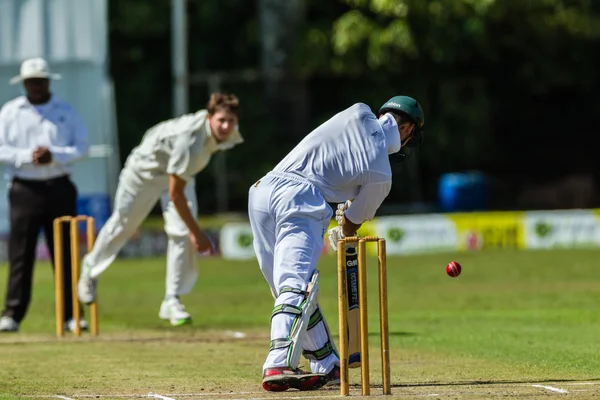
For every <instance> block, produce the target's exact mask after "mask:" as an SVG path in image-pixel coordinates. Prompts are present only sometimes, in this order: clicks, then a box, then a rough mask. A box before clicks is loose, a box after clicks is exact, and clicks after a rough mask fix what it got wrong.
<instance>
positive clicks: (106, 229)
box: [83, 167, 198, 297]
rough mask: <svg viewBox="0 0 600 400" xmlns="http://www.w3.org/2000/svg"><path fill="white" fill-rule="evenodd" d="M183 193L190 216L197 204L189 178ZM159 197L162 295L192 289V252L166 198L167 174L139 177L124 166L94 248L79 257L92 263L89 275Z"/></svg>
mask: <svg viewBox="0 0 600 400" xmlns="http://www.w3.org/2000/svg"><path fill="white" fill-rule="evenodd" d="M185 196H186V198H187V201H188V206H189V207H190V210H191V211H192V215H194V216H196V215H197V213H198V203H197V199H196V192H195V184H194V180H193V179H192V180H190V182H188V184H187V185H186V188H185ZM159 199H160V200H161V206H162V210H163V218H164V221H165V232H166V234H167V236H168V244H167V274H166V296H165V297H170V296H179V295H183V294H186V293H189V292H190V291H191V290H192V288H193V287H194V284H195V283H196V280H197V278H198V267H197V262H196V261H197V260H196V251H195V249H194V248H193V246H192V242H191V240H190V238H189V230H188V228H187V226H186V225H185V223H184V222H183V220H182V219H181V217H180V216H179V213H178V212H177V210H176V209H175V206H174V204H173V202H171V201H170V199H169V193H168V177H160V178H157V179H151V180H150V179H143V178H141V177H140V176H139V175H138V174H137V173H136V172H135V171H133V170H131V169H129V168H128V167H125V168H124V169H123V170H122V171H121V175H120V176H119V185H118V187H117V193H116V195H115V201H114V207H113V213H112V215H111V216H110V218H109V219H108V221H107V222H106V224H105V225H104V226H103V227H102V229H101V230H100V232H99V233H98V237H97V238H96V243H95V244H94V248H93V249H92V251H91V252H90V253H89V254H87V255H86V256H85V258H84V260H83V262H85V263H87V264H88V265H91V266H92V270H91V274H90V275H91V276H92V277H93V278H96V277H98V276H99V275H100V274H101V273H102V272H104V271H105V270H106V269H107V268H108V267H109V266H110V264H111V263H112V262H113V261H114V260H115V258H116V257H117V255H118V253H119V251H120V250H121V249H122V248H123V246H124V245H125V244H126V243H127V241H128V240H129V239H130V238H131V237H132V236H133V235H134V234H135V232H136V230H137V229H138V228H139V226H140V225H141V223H142V222H143V221H144V220H145V219H146V217H147V216H148V214H149V213H150V211H152V208H154V206H155V205H156V202H157V201H158V200H159Z"/></svg>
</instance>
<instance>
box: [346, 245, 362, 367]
mask: <svg viewBox="0 0 600 400" xmlns="http://www.w3.org/2000/svg"><path fill="white" fill-rule="evenodd" d="M346 276H347V280H346V281H347V282H348V339H349V343H348V354H349V355H350V356H349V360H348V366H349V367H350V368H358V367H360V314H359V305H358V253H357V251H356V247H348V248H346Z"/></svg>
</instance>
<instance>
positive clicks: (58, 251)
mask: <svg viewBox="0 0 600 400" xmlns="http://www.w3.org/2000/svg"><path fill="white" fill-rule="evenodd" d="M79 222H85V224H86V231H87V248H88V251H90V250H92V247H93V246H94V239H95V228H94V227H95V225H94V218H93V217H90V216H87V215H78V216H75V217H71V216H63V217H58V218H56V219H55V220H54V223H53V229H54V269H55V272H54V274H55V276H54V295H55V300H56V335H57V336H59V337H61V336H64V334H65V315H64V304H65V298H64V263H63V261H64V254H63V229H62V228H63V223H68V224H69V228H70V229H69V232H70V248H71V292H72V295H73V297H72V298H73V320H74V322H75V330H74V331H73V333H74V334H75V335H76V336H80V335H81V325H80V323H79V322H80V318H81V309H80V305H79V299H78V298H77V283H78V281H79V234H78V231H77V224H78V223H79ZM90 332H91V334H92V336H97V335H98V307H97V302H94V303H92V304H90Z"/></svg>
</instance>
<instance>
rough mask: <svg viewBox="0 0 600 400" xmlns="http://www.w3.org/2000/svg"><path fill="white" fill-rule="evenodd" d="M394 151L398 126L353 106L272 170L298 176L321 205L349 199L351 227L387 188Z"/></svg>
mask: <svg viewBox="0 0 600 400" xmlns="http://www.w3.org/2000/svg"><path fill="white" fill-rule="evenodd" d="M399 150H400V133H399V131H398V125H397V124H396V121H395V119H394V118H392V117H391V115H387V114H386V115H385V116H383V117H382V118H381V119H378V118H377V116H376V115H375V114H374V113H373V112H372V111H371V109H370V108H369V106H367V105H366V104H363V103H357V104H354V105H353V106H351V107H349V108H348V109H346V110H344V111H342V112H340V113H338V114H336V115H335V116H333V117H332V118H331V119H329V120H328V121H326V122H325V123H323V124H322V125H321V126H319V127H318V128H316V129H315V130H314V131H312V132H311V133H310V134H308V135H307V136H306V137H305V138H304V139H303V140H302V141H301V142H300V143H299V144H298V145H297V146H296V147H295V148H294V149H293V150H292V151H291V152H290V153H289V154H288V155H287V156H286V157H285V158H284V159H283V160H282V161H281V162H280V163H279V164H278V165H277V166H276V167H275V169H274V170H275V171H277V172H284V173H291V174H296V175H299V176H302V177H304V178H306V179H307V180H309V181H310V182H311V183H313V184H314V185H315V186H316V187H317V188H318V189H319V190H320V191H321V193H322V194H323V196H324V198H325V200H326V201H327V202H334V203H341V202H344V201H346V200H348V199H354V201H353V202H352V205H351V206H350V207H349V208H348V209H347V210H346V218H348V219H349V220H350V221H351V222H353V223H356V224H361V223H363V222H365V221H367V220H370V219H372V218H373V217H374V216H375V213H376V211H377V209H378V208H379V206H380V205H381V203H383V201H384V199H385V198H386V197H387V195H388V194H389V192H390V189H391V187H392V170H391V167H390V161H389V154H392V153H395V152H397V151H399Z"/></svg>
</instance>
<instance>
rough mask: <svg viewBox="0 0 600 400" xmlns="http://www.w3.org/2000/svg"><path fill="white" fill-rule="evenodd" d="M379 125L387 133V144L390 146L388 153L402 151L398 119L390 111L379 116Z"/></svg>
mask: <svg viewBox="0 0 600 400" xmlns="http://www.w3.org/2000/svg"><path fill="white" fill-rule="evenodd" d="M379 125H381V129H383V134H384V135H385V144H386V145H387V148H388V154H394V153H397V152H399V151H400V147H401V146H402V144H401V142H400V131H399V130H398V123H397V122H396V119H395V118H394V117H393V116H392V115H391V114H389V113H387V114H384V115H383V116H382V117H381V118H379Z"/></svg>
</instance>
